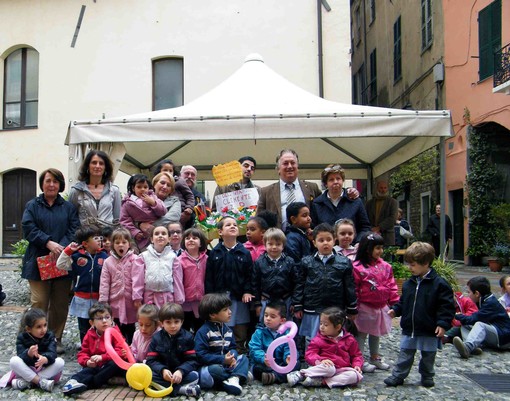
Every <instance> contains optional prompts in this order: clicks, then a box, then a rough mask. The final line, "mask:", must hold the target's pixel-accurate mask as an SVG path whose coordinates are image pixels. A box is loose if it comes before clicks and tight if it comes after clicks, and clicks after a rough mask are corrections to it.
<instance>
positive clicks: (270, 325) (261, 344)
mask: <svg viewBox="0 0 510 401" xmlns="http://www.w3.org/2000/svg"><path fill="white" fill-rule="evenodd" d="M286 314H287V306H286V305H285V304H284V303H283V302H282V301H272V302H269V303H267V305H266V307H265V309H264V325H259V327H258V328H257V330H255V333H253V335H252V337H251V340H250V344H249V348H250V360H251V362H252V364H253V376H254V377H255V379H257V380H260V381H261V382H262V384H264V385H266V384H273V383H287V375H285V374H282V373H278V372H276V371H275V370H274V369H273V368H272V367H271V364H270V361H269V360H268V358H267V356H266V352H267V349H268V347H269V346H270V345H271V343H272V342H273V341H274V340H276V339H277V338H278V337H281V336H282V335H283V334H279V333H278V332H277V330H278V329H279V328H280V326H281V325H282V324H284V323H285V321H286V318H285V316H286ZM290 352H291V351H290V347H289V344H288V343H286V344H282V345H280V346H279V347H278V348H276V349H275V352H274V356H273V357H274V361H275V363H276V364H277V365H279V366H282V365H288V364H289V362H290V359H291V358H290ZM296 359H297V358H296ZM299 365H300V364H299V362H297V365H296V366H295V367H294V368H293V369H292V370H296V369H298V368H299Z"/></svg>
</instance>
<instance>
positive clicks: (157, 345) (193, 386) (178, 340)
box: [147, 302, 200, 397]
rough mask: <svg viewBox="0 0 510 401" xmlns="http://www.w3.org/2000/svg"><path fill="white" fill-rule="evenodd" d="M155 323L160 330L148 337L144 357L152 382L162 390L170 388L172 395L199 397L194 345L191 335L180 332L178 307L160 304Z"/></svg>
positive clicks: (180, 308) (187, 332)
mask: <svg viewBox="0 0 510 401" xmlns="http://www.w3.org/2000/svg"><path fill="white" fill-rule="evenodd" d="M159 321H160V323H161V326H162V327H163V328H162V329H161V330H160V331H158V332H157V333H156V334H154V336H153V337H152V341H151V344H150V346H149V352H148V353H147V365H149V366H150V368H151V370H152V380H153V381H154V382H156V383H158V384H161V385H162V386H164V387H168V386H170V385H171V384H173V386H174V391H175V393H173V394H181V395H187V396H193V397H198V396H200V386H199V385H198V372H197V371H196V370H197V369H198V363H197V359H196V354H195V350H194V345H195V344H194V342H193V335H192V334H191V333H190V332H189V331H187V330H184V329H183V328H182V322H183V321H184V311H183V310H182V306H181V305H178V304H175V303H170V302H168V303H166V304H164V305H163V306H162V307H161V309H160V310H159Z"/></svg>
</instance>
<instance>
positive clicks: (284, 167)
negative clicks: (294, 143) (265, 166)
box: [257, 149, 322, 230]
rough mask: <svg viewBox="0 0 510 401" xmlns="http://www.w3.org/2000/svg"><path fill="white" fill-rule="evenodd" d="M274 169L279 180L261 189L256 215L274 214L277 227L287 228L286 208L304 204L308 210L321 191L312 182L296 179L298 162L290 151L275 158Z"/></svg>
mask: <svg viewBox="0 0 510 401" xmlns="http://www.w3.org/2000/svg"><path fill="white" fill-rule="evenodd" d="M276 169H277V171H278V175H279V176H280V179H279V180H278V182H275V183H274V184H271V185H268V186H267V187H264V188H262V190H261V192H260V198H259V202H258V206H257V213H260V212H261V211H263V210H269V211H271V212H273V213H276V215H277V217H278V225H280V226H281V227H282V229H284V230H285V229H286V227H287V216H286V210H287V206H288V205H289V204H290V203H292V202H304V203H306V205H307V206H308V207H309V208H310V205H311V203H312V201H313V200H314V199H315V198H316V197H318V196H320V195H321V193H322V191H321V190H320V189H319V187H318V185H317V184H315V183H313V182H308V181H304V180H300V179H299V178H298V172H299V160H298V155H297V153H296V152H295V151H294V150H292V149H283V150H281V151H280V153H279V154H278V156H277V157H276Z"/></svg>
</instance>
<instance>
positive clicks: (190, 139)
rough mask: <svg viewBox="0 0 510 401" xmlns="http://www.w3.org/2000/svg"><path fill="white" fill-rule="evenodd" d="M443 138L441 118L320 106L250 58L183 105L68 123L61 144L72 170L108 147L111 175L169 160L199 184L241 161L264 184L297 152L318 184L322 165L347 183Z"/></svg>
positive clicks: (446, 118) (445, 118)
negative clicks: (193, 173) (251, 162)
mask: <svg viewBox="0 0 510 401" xmlns="http://www.w3.org/2000/svg"><path fill="white" fill-rule="evenodd" d="M449 136H451V118H450V113H449V111H414V110H399V109H389V108H379V107H369V106H358V105H349V104H342V103H337V102H332V101H328V100H325V99H322V98H320V97H318V96H315V95H313V94H311V93H308V92H306V91H305V90H303V89H301V88H299V87H298V86H296V85H294V84H292V83H290V82H289V81H287V80H286V79H285V78H283V77H281V76H280V75H278V74H277V73H275V72H274V71H273V70H271V69H270V68H269V67H267V66H266V65H265V63H264V62H263V60H262V58H261V57H260V56H259V55H250V56H248V57H247V58H246V60H245V62H244V64H243V65H242V66H241V68H239V69H238V70H237V71H236V72H235V73H234V74H233V75H232V76H230V77H229V78H228V79H227V80H225V81H224V82H223V83H221V84H220V85H218V86H217V87H216V88H214V89H213V90H211V91H210V92H208V93H206V94H204V95H203V96H201V97H199V98H197V99H196V100H194V101H192V102H190V103H188V104H186V105H184V106H181V107H176V108H172V109H166V110H159V111H152V112H147V113H141V114H134V115H130V116H124V117H119V118H111V119H102V120H94V121H72V122H71V124H70V126H69V130H68V133H67V138H66V144H68V145H70V150H69V152H70V160H71V165H74V167H73V168H72V171H75V169H76V166H77V165H78V164H79V163H80V162H81V160H82V157H83V154H84V152H85V151H86V149H89V148H97V147H103V148H104V147H105V144H108V145H107V146H109V147H110V148H111V149H115V157H114V158H115V159H116V161H117V164H118V163H120V162H122V165H121V167H120V168H121V170H123V171H126V172H130V173H131V172H134V171H135V170H144V169H149V168H152V166H154V165H155V164H156V163H157V162H158V161H160V160H162V159H164V158H171V159H172V160H173V161H174V162H175V163H176V164H177V165H183V164H192V165H194V166H196V167H197V168H198V169H199V170H203V171H204V173H200V176H201V177H200V178H204V179H206V178H208V177H207V174H208V173H206V172H207V171H210V169H211V167H212V165H214V164H218V163H224V162H228V161H230V160H233V159H237V158H239V157H241V156H244V155H250V156H253V157H254V158H255V159H256V160H257V178H274V177H275V176H276V174H275V172H274V163H275V157H276V154H277V153H278V151H279V150H280V149H283V148H292V149H294V150H296V151H297V153H298V154H299V162H300V170H301V171H302V173H300V175H301V176H306V175H307V174H306V171H308V173H309V174H308V175H310V174H312V175H313V178H316V179H318V178H319V176H318V175H317V172H318V171H319V170H321V169H322V168H323V167H324V166H325V165H326V164H328V163H340V164H341V165H342V166H343V167H344V168H346V169H348V170H349V172H348V178H367V174H368V177H370V176H374V177H377V176H379V175H381V174H383V173H385V172H387V171H388V170H390V169H392V168H394V167H395V166H397V165H399V164H401V163H402V162H404V161H406V160H408V159H410V158H412V157H413V156H416V155H417V154H419V153H421V152H423V151H424V150H426V149H429V148H430V147H432V146H434V145H436V144H438V143H439V138H440V137H449ZM124 151H125V154H124V155H123V152H124ZM264 170H265V174H264ZM367 171H370V172H369V173H367ZM70 175H71V176H73V173H72V172H71V171H70Z"/></svg>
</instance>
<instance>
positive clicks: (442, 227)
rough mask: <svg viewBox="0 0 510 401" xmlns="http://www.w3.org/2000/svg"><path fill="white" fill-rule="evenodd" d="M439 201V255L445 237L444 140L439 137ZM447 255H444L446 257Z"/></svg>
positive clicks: (442, 249) (442, 250)
mask: <svg viewBox="0 0 510 401" xmlns="http://www.w3.org/2000/svg"><path fill="white" fill-rule="evenodd" d="M439 154H440V156H439V157H440V160H439V171H440V173H439V200H440V204H441V215H440V217H439V241H440V250H441V253H440V255H443V254H444V250H445V247H446V237H445V227H446V226H445V224H446V218H445V214H446V208H445V206H446V199H445V198H446V180H445V165H446V152H445V139H444V137H441V139H440V142H439ZM446 256H447V255H445V257H446Z"/></svg>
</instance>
